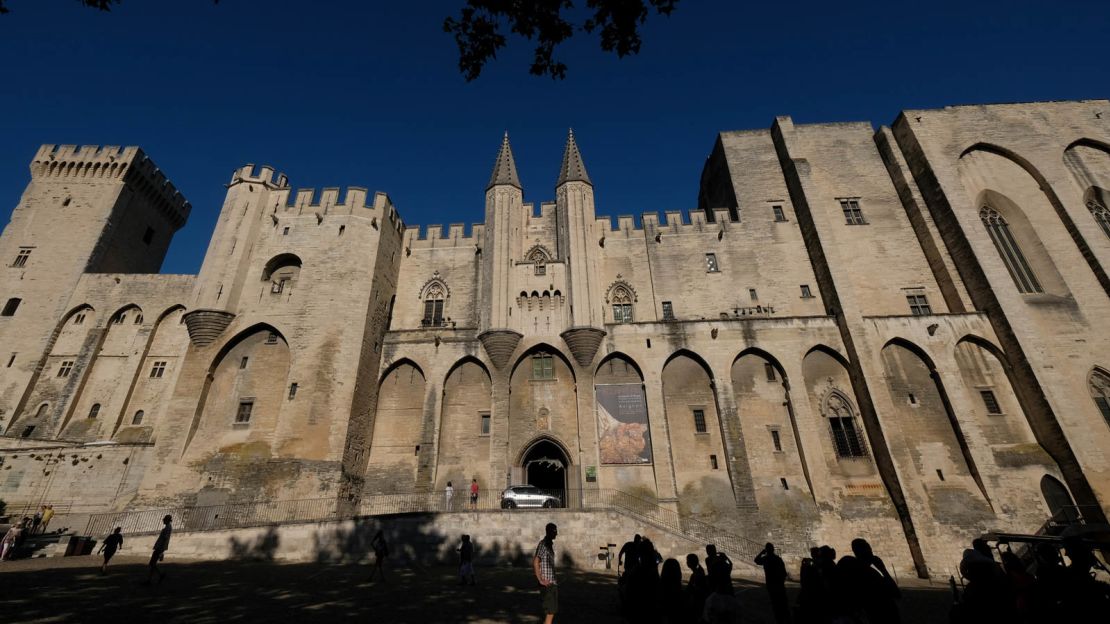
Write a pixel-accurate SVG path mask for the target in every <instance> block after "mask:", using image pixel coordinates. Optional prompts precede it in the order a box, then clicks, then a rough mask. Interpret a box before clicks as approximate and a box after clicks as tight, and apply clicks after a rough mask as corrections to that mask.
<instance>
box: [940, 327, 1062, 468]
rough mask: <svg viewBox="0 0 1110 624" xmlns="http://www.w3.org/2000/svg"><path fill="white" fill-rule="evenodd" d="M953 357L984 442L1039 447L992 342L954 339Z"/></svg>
mask: <svg viewBox="0 0 1110 624" xmlns="http://www.w3.org/2000/svg"><path fill="white" fill-rule="evenodd" d="M954 358H955V361H956V366H957V367H958V368H959V371H960V376H961V377H962V379H963V385H964V387H965V388H966V389H967V391H968V393H969V395H970V396H969V397H968V401H969V404H970V405H971V407H972V410H973V413H974V415H975V417H976V419H977V420H978V422H979V425H980V431H981V432H982V433H983V436H984V438H985V441H986V442H987V443H988V444H990V445H992V446H993V445H1036V446H1038V447H1039V446H1040V444H1039V443H1038V442H1037V440H1036V438H1035V437H1034V436H1033V430H1032V429H1031V428H1030V426H1029V420H1028V417H1027V416H1026V413H1025V410H1024V407H1023V406H1022V405H1021V402H1020V400H1019V399H1018V396H1017V393H1015V392H1014V388H1013V385H1012V383H1013V382H1012V380H1011V375H1012V371H1011V369H1010V366H1009V362H1008V361H1007V360H1006V354H1005V353H1003V352H1002V350H1001V349H1000V348H998V346H997V345H995V344H994V343H992V342H991V341H989V340H987V339H985V338H983V337H981V336H976V335H973V334H968V335H966V336H964V337H962V338H960V340H959V341H957V342H956V347H955V352H954ZM1042 452H1043V451H1042ZM1043 457H1044V458H1047V455H1044V456H1043Z"/></svg>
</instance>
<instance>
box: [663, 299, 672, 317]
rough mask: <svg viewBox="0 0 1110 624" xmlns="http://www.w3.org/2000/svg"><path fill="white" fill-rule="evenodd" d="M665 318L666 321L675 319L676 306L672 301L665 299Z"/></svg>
mask: <svg viewBox="0 0 1110 624" xmlns="http://www.w3.org/2000/svg"><path fill="white" fill-rule="evenodd" d="M663 320H664V321H673V320H674V306H672V305H671V302H670V301H664V302H663Z"/></svg>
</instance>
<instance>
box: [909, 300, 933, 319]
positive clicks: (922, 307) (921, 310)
mask: <svg viewBox="0 0 1110 624" xmlns="http://www.w3.org/2000/svg"><path fill="white" fill-rule="evenodd" d="M906 301H907V302H908V303H909V304H910V313H911V314H913V315H914V316H924V315H926V314H932V313H933V310H932V309H931V308H930V307H929V300H928V299H926V298H925V295H906Z"/></svg>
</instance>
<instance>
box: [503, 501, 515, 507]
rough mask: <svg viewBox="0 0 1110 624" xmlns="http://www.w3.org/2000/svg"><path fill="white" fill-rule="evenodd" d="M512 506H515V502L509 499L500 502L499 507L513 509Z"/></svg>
mask: <svg viewBox="0 0 1110 624" xmlns="http://www.w3.org/2000/svg"><path fill="white" fill-rule="evenodd" d="M514 507H516V503H514V502H513V501H511V500H507V501H505V502H503V503H501V508H502V509H513V508H514Z"/></svg>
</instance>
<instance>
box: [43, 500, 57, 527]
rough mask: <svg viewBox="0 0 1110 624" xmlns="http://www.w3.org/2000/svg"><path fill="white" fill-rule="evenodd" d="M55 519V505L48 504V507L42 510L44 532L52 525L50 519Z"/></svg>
mask: <svg viewBox="0 0 1110 624" xmlns="http://www.w3.org/2000/svg"><path fill="white" fill-rule="evenodd" d="M53 519H54V505H47V506H46V509H45V510H44V511H43V512H42V532H43V533H46V527H47V526H49V525H50V521H51V520H53Z"/></svg>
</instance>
